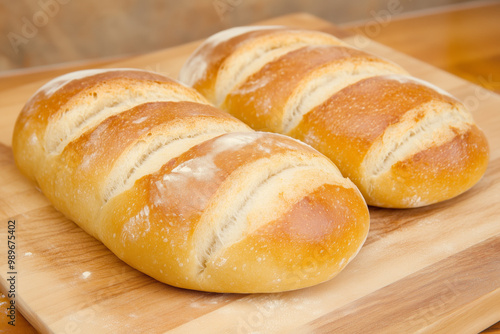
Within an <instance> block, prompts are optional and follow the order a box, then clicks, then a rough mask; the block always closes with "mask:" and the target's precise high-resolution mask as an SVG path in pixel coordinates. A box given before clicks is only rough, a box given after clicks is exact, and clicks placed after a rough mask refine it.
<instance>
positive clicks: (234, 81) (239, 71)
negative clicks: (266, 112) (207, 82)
mask: <svg viewBox="0 0 500 334" xmlns="http://www.w3.org/2000/svg"><path fill="white" fill-rule="evenodd" d="M306 45H346V44H345V43H344V42H342V41H341V40H339V39H337V38H334V37H333V36H331V35H328V34H321V33H310V34H307V33H303V32H301V31H294V30H291V31H280V30H277V31H276V32H273V33H272V34H268V35H263V36H261V37H258V38H255V39H252V40H251V41H250V42H249V43H245V44H244V45H243V46H241V47H239V48H238V49H237V50H235V52H233V53H232V54H231V55H230V56H229V57H228V58H227V59H225V60H224V63H223V64H222V65H221V66H220V67H219V69H218V72H217V81H216V83H215V102H214V103H215V105H216V106H220V105H221V104H222V103H223V102H224V100H225V99H226V96H227V95H228V94H229V93H230V92H231V91H232V90H233V89H234V88H235V87H237V86H238V85H240V84H241V83H243V82H245V81H246V80H247V79H248V77H250V76H251V75H252V74H254V73H256V72H258V71H259V70H260V69H261V68H262V67H264V66H265V65H266V64H267V63H269V62H272V61H273V60H275V59H278V58H279V57H281V56H283V55H285V54H287V53H289V52H291V51H294V50H297V49H299V48H301V47H304V46H306Z"/></svg>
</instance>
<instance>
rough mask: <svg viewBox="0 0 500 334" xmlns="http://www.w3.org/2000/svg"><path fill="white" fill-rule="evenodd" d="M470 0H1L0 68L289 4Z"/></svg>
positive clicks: (209, 28) (339, 11)
mask: <svg viewBox="0 0 500 334" xmlns="http://www.w3.org/2000/svg"><path fill="white" fill-rule="evenodd" d="M472 1H473V0H358V1H356V0H342V1H322V0H310V1H306V0H289V1H286V0H276V1H269V0H200V1H181V0H163V1H162V0H121V1H120V0H0V71H6V70H9V69H16V68H25V67H33V66H44V65H50V64H56V63H65V62H75V61H80V60H82V59H94V58H102V57H117V56H124V55H134V54H140V53H146V52H150V51H154V50H158V49H162V48H166V47H169V46H173V45H178V44H182V43H185V42H189V41H193V40H196V39H200V38H204V37H207V36H209V35H211V34H213V33H214V32H216V31H219V30H222V29H225V28H229V27H232V26H237V25H245V24H249V23H252V22H256V21H259V20H263V19H267V18H270V17H274V16H279V15H285V14H288V13H294V12H309V13H311V14H314V15H316V16H319V17H321V18H323V19H326V20H328V21H330V22H333V23H335V24H343V23H347V22H353V21H366V22H370V21H374V20H385V19H387V17H388V16H387V15H391V16H394V15H401V14H406V13H411V12H414V11H419V10H427V9H430V8H435V7H439V6H445V5H449V4H455V3H458V2H472ZM382 22H383V21H382ZM379 27H382V28H383V25H379ZM368 28H369V26H368ZM417 29H418V27H417Z"/></svg>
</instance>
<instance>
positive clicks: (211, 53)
mask: <svg viewBox="0 0 500 334" xmlns="http://www.w3.org/2000/svg"><path fill="white" fill-rule="evenodd" d="M297 41H300V42H297ZM179 79H180V80H181V81H182V82H184V83H186V84H187V85H189V86H192V87H194V88H196V89H197V90H198V91H200V92H201V93H202V94H203V95H205V96H206V97H207V98H208V99H209V101H211V102H212V103H213V104H215V105H216V106H218V107H220V108H221V109H223V110H225V111H227V112H229V113H230V114H232V115H234V116H236V117H237V118H239V119H240V120H242V121H244V122H245V123H246V124H248V125H249V126H251V127H252V128H254V129H256V130H262V131H270V132H276V133H281V134H285V135H289V136H292V137H294V138H296V139H299V140H301V141H303V142H305V143H307V144H309V145H311V146H312V147H314V148H316V149H317V150H319V151H320V152H322V153H323V154H325V155H326V156H327V157H329V158H330V159H331V160H332V161H333V162H334V163H335V164H336V165H337V167H338V168H339V169H340V171H341V172H342V174H343V175H344V176H347V177H348V178H349V179H351V180H352V181H353V182H354V183H355V184H356V185H357V186H358V188H359V189H360V191H361V193H362V194H363V196H364V197H365V199H366V201H367V203H368V204H370V205H375V206H381V207H389V208H410V207H419V206H424V205H428V204H432V203H436V202H440V201H443V200H446V199H449V198H452V197H454V196H457V195H459V194H461V193H462V192H464V191H466V190H467V189H469V188H470V187H472V186H473V185H474V184H475V183H476V182H478V180H479V179H480V178H481V177H482V175H483V174H484V172H485V170H486V166H487V163H488V156H489V149H488V144H487V141H486V138H485V136H484V134H483V133H482V131H481V130H480V129H479V128H478V127H477V126H476V125H475V123H474V121H473V119H472V117H471V114H470V113H469V112H468V111H467V110H466V109H465V107H464V105H463V104H462V103H460V102H459V101H458V100H457V99H455V98H454V97H452V96H450V95H449V94H448V93H446V92H444V91H443V90H441V89H439V88H437V87H434V86H432V85H430V84H428V83H426V82H423V81H421V80H418V79H416V78H413V77H411V76H410V75H409V74H408V73H407V72H406V71H405V70H404V69H403V68H401V67H400V66H398V65H396V64H394V63H391V62H389V61H387V60H385V59H382V58H380V57H376V56H374V55H371V54H368V53H366V52H363V51H360V50H358V49H355V48H352V47H349V46H347V45H346V44H345V43H343V42H342V41H340V40H337V39H336V38H335V37H333V36H329V35H326V34H325V33H321V32H313V31H304V30H295V29H289V28H286V27H272V26H271V27H269V26H266V27H247V28H233V29H229V30H227V31H223V32H220V33H218V34H215V35H214V36H212V37H210V38H209V39H207V40H206V41H205V42H204V43H202V45H201V46H200V47H199V48H198V49H197V50H196V51H195V52H194V53H193V54H192V55H191V57H190V58H189V59H188V60H187V62H186V63H185V64H184V66H183V68H182V70H181V72H180V76H179Z"/></svg>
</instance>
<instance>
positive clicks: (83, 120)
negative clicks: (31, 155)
mask: <svg viewBox="0 0 500 334" xmlns="http://www.w3.org/2000/svg"><path fill="white" fill-rule="evenodd" d="M159 101H163V102H168V101H192V102H199V103H205V101H204V99H202V98H200V97H198V95H197V94H192V93H191V92H190V90H189V89H187V88H184V87H183V86H180V85H177V84H176V85H173V84H171V83H167V84H165V83H163V84H162V83H154V82H152V83H143V82H136V81H133V82H130V83H129V82H123V81H122V80H115V81H112V82H109V83H106V84H99V85H96V86H94V87H92V88H90V89H86V90H83V91H82V92H80V93H79V94H77V95H76V96H75V97H73V98H72V99H71V100H70V101H68V103H67V104H66V105H65V106H64V107H62V108H61V109H62V110H63V111H62V112H61V113H59V114H57V117H58V118H57V119H53V120H52V121H51V122H49V125H48V126H47V130H46V132H45V149H46V151H47V152H49V153H52V154H59V153H61V152H62V150H63V149H64V148H65V147H66V145H67V144H68V143H69V142H71V141H72V140H73V139H75V138H78V137H79V136H80V135H82V134H83V133H84V132H85V131H87V130H88V129H91V128H93V127H94V126H96V125H98V124H99V123H101V122H102V121H104V120H105V119H106V118H108V117H109V116H112V115H116V114H119V113H121V112H123V111H125V110H129V109H131V108H133V107H135V106H138V105H141V104H144V103H148V102H159Z"/></svg>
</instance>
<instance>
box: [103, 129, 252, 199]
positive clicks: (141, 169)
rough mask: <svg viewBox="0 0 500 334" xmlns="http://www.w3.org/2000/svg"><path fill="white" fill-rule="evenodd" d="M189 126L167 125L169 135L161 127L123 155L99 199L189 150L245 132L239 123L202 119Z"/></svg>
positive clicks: (110, 195) (128, 184)
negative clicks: (225, 136)
mask: <svg viewBox="0 0 500 334" xmlns="http://www.w3.org/2000/svg"><path fill="white" fill-rule="evenodd" d="M189 125H190V124H189V123H187V122H179V124H177V125H175V126H169V127H168V132H166V131H161V130H162V129H161V128H160V129H156V130H157V131H155V132H157V133H153V131H151V133H152V134H151V135H148V136H146V138H143V139H142V140H139V141H138V142H137V143H135V144H134V145H133V147H132V148H130V150H128V151H127V152H124V153H123V154H122V155H121V156H120V158H118V159H117V161H116V163H115V165H114V167H113V169H112V170H111V171H110V173H109V176H108V178H107V182H106V186H105V188H104V191H103V196H102V197H103V200H104V202H107V201H109V200H110V199H111V198H113V197H114V196H116V195H117V194H120V193H122V192H123V191H125V190H127V189H129V188H130V187H131V186H132V185H133V184H134V183H135V181H137V180H138V179H139V178H141V177H143V176H145V175H148V174H152V173H154V172H156V171H157V170H158V169H160V167H161V166H163V165H164V164H165V162H167V161H170V160H171V159H173V158H175V157H177V156H179V155H181V154H182V153H184V152H186V151H188V150H189V149H190V148H192V147H194V146H196V145H198V144H201V143H203V142H205V141H207V140H210V139H212V138H215V137H218V136H220V135H223V134H225V133H228V132H234V131H244V130H245V128H244V127H242V126H241V125H239V124H234V123H222V122H221V124H217V122H216V121H213V120H204V119H200V120H199V121H197V122H196V123H195V124H194V126H189ZM186 129H189V132H188V131H186ZM248 131H250V129H248Z"/></svg>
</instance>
